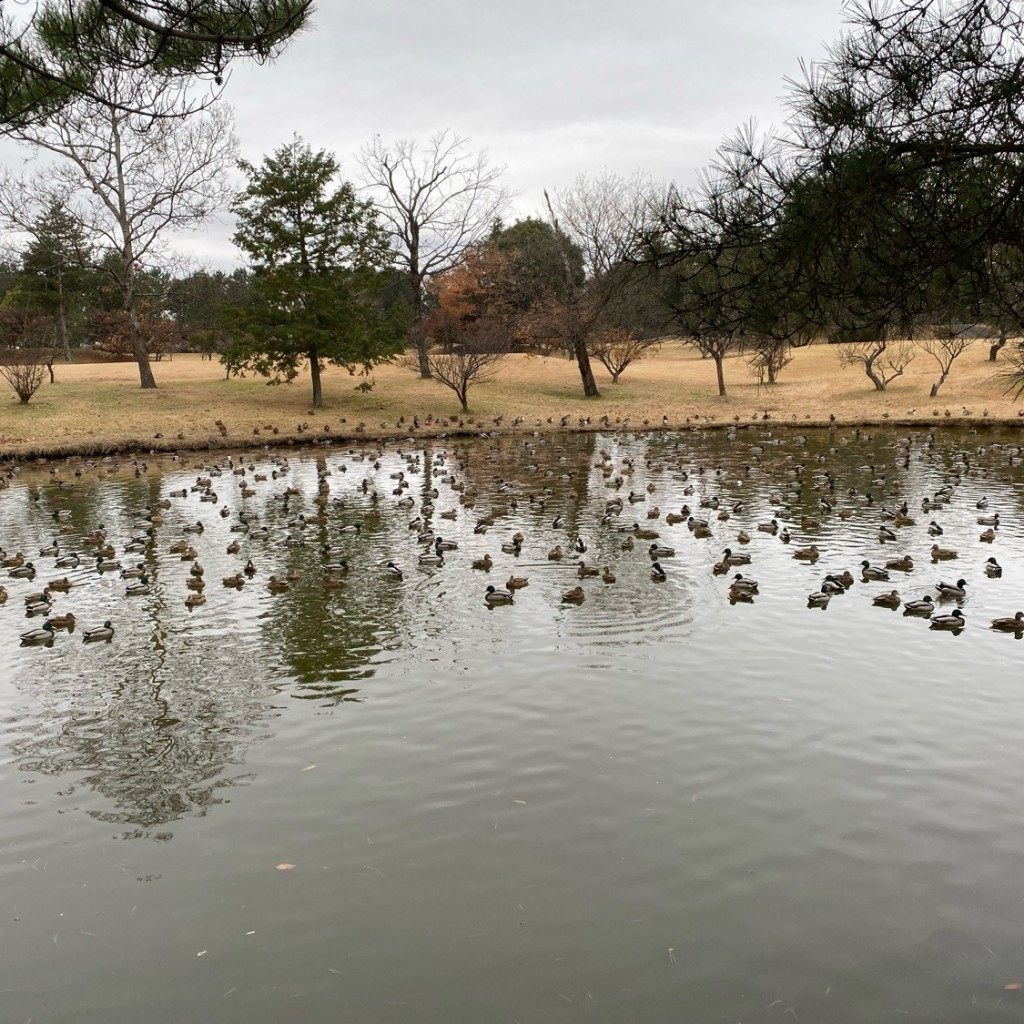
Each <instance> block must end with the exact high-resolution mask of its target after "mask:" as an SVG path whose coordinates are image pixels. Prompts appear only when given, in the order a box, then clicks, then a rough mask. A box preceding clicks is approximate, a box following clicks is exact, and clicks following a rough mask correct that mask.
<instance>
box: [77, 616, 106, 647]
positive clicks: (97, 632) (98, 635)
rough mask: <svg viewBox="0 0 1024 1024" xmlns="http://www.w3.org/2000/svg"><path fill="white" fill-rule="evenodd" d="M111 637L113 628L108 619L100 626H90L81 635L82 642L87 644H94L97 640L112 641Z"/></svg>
mask: <svg viewBox="0 0 1024 1024" xmlns="http://www.w3.org/2000/svg"><path fill="white" fill-rule="evenodd" d="M113 637H114V627H113V626H112V625H111V624H110V620H109V619H108V620H107V621H106V622H104V623H103V625H102V626H90V627H89V628H88V629H87V630H86V631H85V632H84V633H83V634H82V640H83V641H84V642H85V643H87V644H91V643H95V642H96V641H97V640H112V639H113Z"/></svg>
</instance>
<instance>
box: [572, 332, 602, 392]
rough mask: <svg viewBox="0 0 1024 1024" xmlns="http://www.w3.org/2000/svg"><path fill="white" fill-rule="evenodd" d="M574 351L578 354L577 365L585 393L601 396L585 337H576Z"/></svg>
mask: <svg viewBox="0 0 1024 1024" xmlns="http://www.w3.org/2000/svg"><path fill="white" fill-rule="evenodd" d="M573 353H574V354H575V356H576V365H577V366H578V367H579V368H580V380H581V381H583V394H584V395H585V396H586V397H587V398H600V396H601V392H600V391H598V390H597V381H596V380H594V371H593V369H592V368H591V366H590V353H589V352H588V351H587V343H586V339H585V338H582V337H576V338H574V339H573Z"/></svg>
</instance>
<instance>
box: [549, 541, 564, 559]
mask: <svg viewBox="0 0 1024 1024" xmlns="http://www.w3.org/2000/svg"><path fill="white" fill-rule="evenodd" d="M564 555H565V552H564V551H563V550H562V545H561V544H556V545H555V546H554V547H553V548H552V549H551V550H550V551H549V552H548V560H549V561H551V562H557V561H560V560H561V559H562V558H563V557H564Z"/></svg>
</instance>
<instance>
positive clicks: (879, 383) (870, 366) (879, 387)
mask: <svg viewBox="0 0 1024 1024" xmlns="http://www.w3.org/2000/svg"><path fill="white" fill-rule="evenodd" d="M882 351H884V349H883V350H882ZM881 354H882V353H881V352H878V353H876V354H875V355H874V356H869V357H868V358H867V359H865V360H864V372H865V373H866V374H867V375H868V380H870V381H871V383H872V384H874V385H875V390H876V391H884V390H885V380H884V379H883V378H881V377H879V376H878V374H877V373H875V359H877V358H878V356H880V355H881Z"/></svg>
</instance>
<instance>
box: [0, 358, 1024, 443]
mask: <svg viewBox="0 0 1024 1024" xmlns="http://www.w3.org/2000/svg"><path fill="white" fill-rule="evenodd" d="M987 356H988V345H987V344H986V343H985V342H976V343H975V344H974V345H973V346H972V347H971V349H969V350H968V352H967V353H966V354H965V355H964V356H963V357H962V358H961V359H960V360H959V361H958V362H957V363H956V364H955V365H954V367H953V372H952V374H951V375H950V378H949V380H948V381H947V382H946V384H945V385H944V387H943V390H942V392H941V394H940V396H939V398H938V399H930V398H928V389H929V388H930V386H931V384H932V383H933V381H934V380H935V379H936V378H937V377H938V371H937V368H936V367H935V364H934V363H933V362H932V361H931V360H930V359H929V358H928V356H927V355H926V354H924V353H923V352H922V353H920V354H919V355H918V356H917V358H916V359H915V360H914V361H913V362H912V363H911V364H910V366H909V367H908V369H907V371H906V373H905V374H904V376H903V377H901V378H899V379H898V380H897V381H895V382H894V383H893V384H891V385H890V386H889V389H888V391H886V392H877V391H875V390H874V389H873V388H872V386H871V383H870V382H869V381H868V379H867V377H865V376H864V373H863V371H862V370H860V369H859V368H854V367H851V368H847V369H841V368H840V367H839V363H838V359H837V357H836V352H835V350H834V348H833V347H831V346H827V345H813V346H811V347H809V348H806V349H799V350H797V351H795V352H794V353H793V361H792V362H791V363H790V364H789V365H788V366H787V367H786V368H785V370H784V371H783V374H782V378H781V381H780V383H778V384H776V385H774V386H772V387H761V388H759V387H758V385H757V381H756V379H755V377H754V375H753V373H752V372H751V371H750V369H749V368H748V366H747V364H746V360H745V358H743V357H742V356H734V357H731V358H729V359H728V360H727V361H726V382H727V384H728V387H729V395H728V396H727V397H726V398H719V397H718V396H717V394H716V386H715V368H714V364H713V363H712V361H711V360H710V359H706V360H702V359H701V358H700V357H699V355H698V354H697V353H696V352H695V351H694V350H693V349H692V348H690V347H688V346H682V345H680V344H679V343H677V342H670V343H667V344H665V345H664V346H663V347H662V348H661V349H660V351H658V352H657V353H653V354H652V355H650V356H649V357H648V358H647V359H645V360H644V361H643V362H640V363H636V364H634V365H633V366H630V367H629V369H628V370H626V372H625V373H624V374H623V377H622V382H621V383H620V384H618V385H612V384H611V383H610V382H609V380H608V377H607V375H605V374H604V372H603V371H601V377H600V378H599V381H598V383H599V386H600V387H601V397H600V398H596V399H584V398H583V396H582V393H581V389H580V380H579V375H578V373H577V371H576V365H575V363H571V362H569V361H568V360H566V359H564V358H558V357H549V358H542V357H538V356H524V355H514V356H509V357H508V358H507V359H506V361H505V363H504V364H503V366H502V368H501V369H500V371H499V372H498V375H497V377H496V379H495V380H494V381H492V382H491V383H486V384H480V385H477V386H475V387H473V388H472V389H471V390H470V393H469V401H470V406H471V408H472V410H473V412H472V413H471V414H470V415H469V416H468V417H467V416H462V415H461V414H460V413H459V412H458V411H457V410H458V402H457V400H456V399H455V396H454V395H453V394H452V392H450V391H448V390H447V389H446V388H443V387H442V386H441V385H439V384H436V383H434V382H431V381H421V380H419V379H418V378H417V377H416V376H415V375H414V374H413V373H411V372H410V371H409V370H408V369H407V368H405V367H404V366H402V365H401V364H399V363H396V364H394V365H391V366H384V367H380V368H378V369H377V371H376V373H375V375H374V377H375V381H376V386H375V387H374V389H373V390H372V391H371V392H369V393H368V394H362V393H360V392H358V391H356V390H355V385H356V384H358V383H359V378H353V377H350V376H349V375H348V374H347V373H346V372H345V371H344V370H338V369H329V370H328V371H327V373H326V374H325V378H324V400H325V404H326V408H324V409H323V410H320V411H319V412H318V413H315V414H314V412H313V410H312V408H311V405H310V392H309V381H308V379H307V378H306V377H300V378H299V380H297V381H296V382H295V383H294V384H292V385H282V386H280V387H268V386H267V385H266V383H265V382H264V381H263V380H262V379H261V378H254V377H252V376H249V377H247V378H246V379H237V378H236V379H231V380H225V379H224V370H223V368H222V367H221V366H220V364H219V363H216V362H214V363H211V362H209V361H205V362H204V361H202V360H201V359H200V358H199V356H192V355H184V356H176V357H175V358H174V359H173V360H172V361H169V362H168V361H166V360H165V361H162V362H160V363H156V364H154V372H155V374H156V378H157V383H158V384H159V387H158V389H157V390H155V391H143V390H142V389H141V388H139V386H138V371H137V369H136V367H135V364H134V363H106V364H102V363H100V364H91V365H79V364H72V365H64V364H61V363H57V364H55V367H54V369H55V371H56V374H57V381H56V383H55V384H53V385H50V384H47V385H44V387H43V388H42V389H41V390H40V391H39V392H37V394H36V396H35V397H34V398H33V399H32V401H31V403H30V404H29V405H27V406H21V405H19V403H18V400H17V398H16V397H15V396H14V394H13V392H10V393H6V392H4V393H0V456H26V455H37V454H42V453H51V454H61V453H70V452H103V451H112V450H121V449H133V448H138V449H143V450H146V449H151V448H184V447H204V446H206V445H214V446H218V445H222V444H230V445H241V444H260V443H263V442H264V441H268V440H281V439H286V438H303V439H308V438H309V437H310V436H323V435H324V434H325V433H329V434H330V435H331V436H335V437H338V436H353V437H379V436H386V435H396V434H397V435H400V436H404V435H408V434H412V433H414V432H415V431H413V429H412V428H411V423H412V420H413V417H414V416H418V417H419V420H420V424H421V426H420V429H419V433H437V432H438V431H439V430H443V429H449V430H458V429H464V430H472V429H476V430H479V429H481V428H493V427H494V425H495V424H494V421H495V419H497V418H498V417H502V422H501V426H502V428H503V429H507V428H509V427H511V426H512V425H513V421H514V420H516V419H517V418H521V420H522V422H521V423H520V424H519V428H520V429H524V430H534V429H538V428H540V429H549V428H551V427H558V426H559V425H560V423H561V421H562V418H563V417H567V418H568V426H570V427H572V428H579V427H581V426H582V427H585V426H588V425H589V426H590V427H591V428H597V427H600V426H601V425H602V424H601V420H602V417H608V420H609V422H611V423H612V424H619V425H627V426H632V427H640V426H643V425H645V423H646V424H647V425H650V426H652V427H654V426H659V427H660V426H661V425H662V418H663V417H667V420H668V424H669V425H671V426H673V427H678V426H684V425H686V424H687V423H693V422H701V423H705V422H707V423H717V424H726V423H732V422H735V421H739V422H750V421H751V420H753V419H755V418H756V419H759V420H761V419H763V418H764V417H765V415H767V416H768V417H769V418H770V419H771V420H775V421H783V422H789V423H791V422H794V421H796V422H799V423H802V424H806V425H813V424H816V423H828V422H830V417H832V416H834V417H835V420H836V422H839V423H883V422H901V421H905V420H911V421H914V422H928V421H934V420H938V421H941V422H948V421H949V420H970V421H976V420H980V419H982V418H987V419H989V420H991V421H993V422H996V421H1003V422H1007V421H1009V422H1014V423H1020V422H1022V420H1021V419H1020V417H1019V415H1018V414H1019V413H1020V411H1021V409H1022V404H1018V403H1017V402H1016V401H1014V400H1013V399H1012V398H1011V397H1010V396H1008V395H1007V394H1005V388H1006V381H1005V379H1003V378H1001V377H1000V376H999V374H1000V373H1001V371H1003V370H1004V369H1005V368H1006V366H1007V365H1008V364H1007V363H1006V362H1005V360H1000V361H999V362H997V363H995V364H993V363H989V362H988V361H987ZM965 408H966V410H968V411H967V412H964V409H965ZM401 417H404V422H402V423H400V422H399V420H400V418H401ZM428 417H431V418H432V419H433V421H434V422H433V423H432V424H431V425H430V426H428V425H427V424H426V421H427V419H428ZM217 420H220V421H221V422H222V423H223V424H224V426H225V428H226V430H227V434H226V435H224V434H222V432H221V429H220V427H219V426H218V425H217V422H216V421H217ZM437 421H440V423H441V426H440V427H439V426H438V425H437ZM581 421H582V422H581ZM300 427H301V428H302V429H301V430H300V429H299V428H300ZM273 428H276V429H277V433H276V434H274V432H273ZM256 431H259V433H258V434H257V433H256ZM157 435H161V436H159V437H158V436H157Z"/></svg>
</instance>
